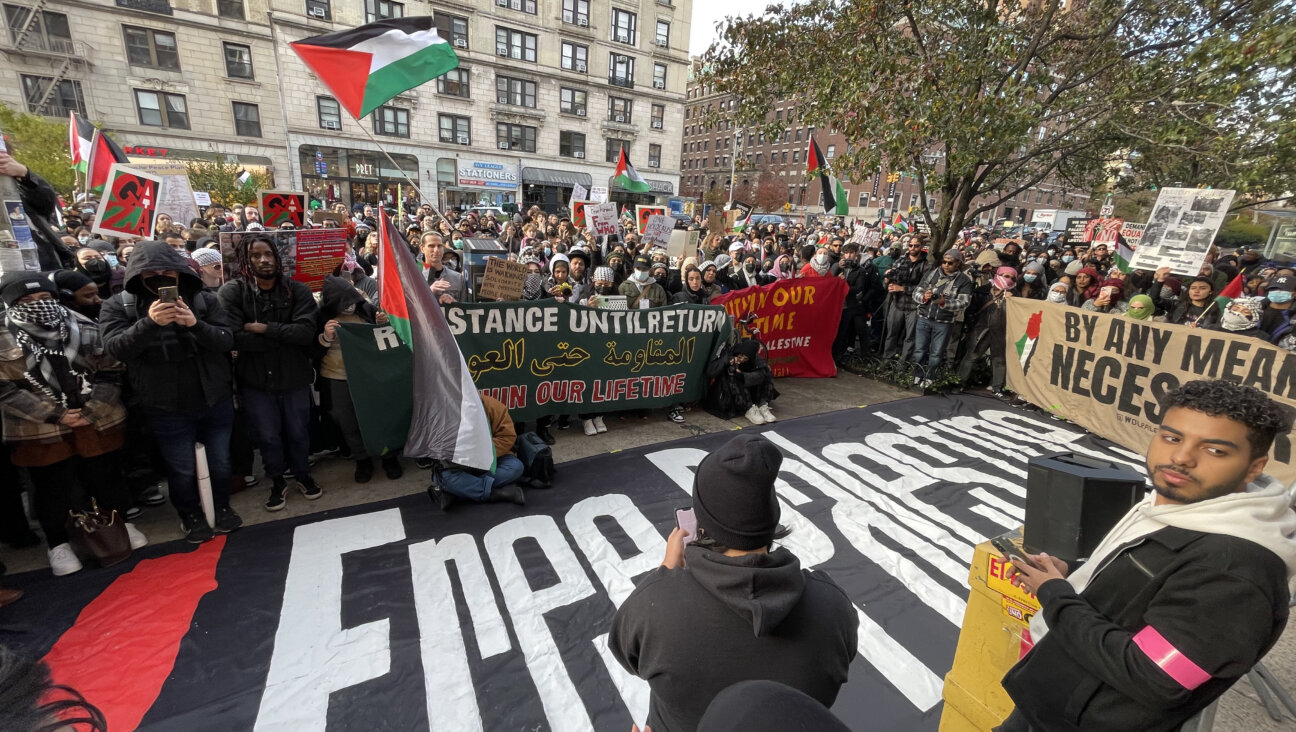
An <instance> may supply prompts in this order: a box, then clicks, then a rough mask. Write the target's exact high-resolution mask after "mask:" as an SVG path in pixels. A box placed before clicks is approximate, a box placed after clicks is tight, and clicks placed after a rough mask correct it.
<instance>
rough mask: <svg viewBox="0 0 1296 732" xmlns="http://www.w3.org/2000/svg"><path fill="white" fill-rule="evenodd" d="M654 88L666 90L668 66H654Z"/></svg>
mask: <svg viewBox="0 0 1296 732" xmlns="http://www.w3.org/2000/svg"><path fill="white" fill-rule="evenodd" d="M653 88H654V89H665V88H666V64H653Z"/></svg>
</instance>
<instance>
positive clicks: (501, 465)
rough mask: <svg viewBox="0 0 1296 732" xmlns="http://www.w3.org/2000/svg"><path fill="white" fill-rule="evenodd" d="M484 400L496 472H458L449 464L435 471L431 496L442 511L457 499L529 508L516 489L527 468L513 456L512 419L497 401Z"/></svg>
mask: <svg viewBox="0 0 1296 732" xmlns="http://www.w3.org/2000/svg"><path fill="white" fill-rule="evenodd" d="M481 400H482V406H483V407H485V408H486V418H487V419H488V420H490V426H491V441H492V442H494V443H495V471H494V472H491V471H488V470H471V469H467V468H457V467H453V466H451V465H450V464H449V463H444V464H443V466H442V467H441V468H440V469H439V470H434V477H433V480H432V485H431V486H430V487H429V488H428V494H429V495H430V496H431V497H432V500H434V501H436V502H437V504H438V505H440V506H441V510H443V511H445V510H448V509H449V508H450V506H452V505H454V502H455V499H456V498H464V499H467V500H469V501H477V502H478V503H506V502H512V503H516V504H518V505H525V504H526V496H524V495H523V493H522V486H520V485H517V482H518V480H520V479H521V478H522V474H523V473H524V472H525V468H524V467H523V465H522V461H521V460H519V459H518V458H517V456H516V455H514V454H513V444H514V443H515V442H517V431H516V430H515V429H514V428H513V418H512V417H510V416H509V411H508V407H506V406H504V403H503V402H501V401H499V400H498V399H494V398H491V397H489V396H486V395H485V394H483V395H481ZM433 465H434V466H435V465H436V463H433Z"/></svg>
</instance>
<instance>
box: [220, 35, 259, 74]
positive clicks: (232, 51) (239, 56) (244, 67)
mask: <svg viewBox="0 0 1296 732" xmlns="http://www.w3.org/2000/svg"><path fill="white" fill-rule="evenodd" d="M223 45H224V47H225V75H226V76H228V77H230V78H231V79H251V78H253V75H252V48H251V47H250V46H244V45H242V44H239V43H226V44H223Z"/></svg>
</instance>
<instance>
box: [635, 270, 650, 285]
mask: <svg viewBox="0 0 1296 732" xmlns="http://www.w3.org/2000/svg"><path fill="white" fill-rule="evenodd" d="M633 277H634V278H635V281H636V282H647V281H648V270H646V269H636V270H635V271H634V275H633Z"/></svg>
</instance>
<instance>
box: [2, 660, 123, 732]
mask: <svg viewBox="0 0 1296 732" xmlns="http://www.w3.org/2000/svg"><path fill="white" fill-rule="evenodd" d="M0 729H4V730H12V732H55V730H61V729H75V730H78V731H79V732H85V731H86V730H89V731H90V732H107V730H108V722H107V720H106V719H104V715H103V712H101V711H99V710H98V709H97V708H96V707H95V706H94V705H93V704H91V703H90V702H88V701H86V700H85V697H83V696H81V694H80V692H78V691H77V690H75V689H73V688H71V687H67V686H60V685H58V684H54V683H52V682H51V681H50V672H49V667H48V666H46V665H45V664H44V663H41V662H39V661H37V662H33V661H28V660H26V659H24V658H22V657H20V656H19V655H18V654H16V653H14V652H13V651H10V650H9V649H7V648H4V647H2V646H0Z"/></svg>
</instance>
